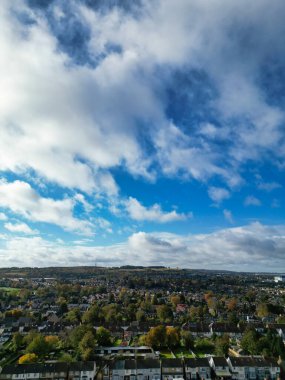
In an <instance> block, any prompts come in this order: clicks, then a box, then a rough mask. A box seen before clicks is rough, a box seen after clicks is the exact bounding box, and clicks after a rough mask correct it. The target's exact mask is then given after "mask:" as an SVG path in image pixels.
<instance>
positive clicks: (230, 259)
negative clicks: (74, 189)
mask: <svg viewBox="0 0 285 380" xmlns="http://www.w3.org/2000/svg"><path fill="white" fill-rule="evenodd" d="M284 249H285V227H284V226H266V225H262V224H260V223H253V224H251V225H247V226H243V227H236V228H229V229H223V230H218V231H216V232H214V233H210V234H197V235H184V236H182V235H176V234H170V233H152V234H149V233H145V232H137V233H134V234H133V235H131V236H130V237H129V239H128V240H127V241H126V242H124V243H121V244H117V245H111V246H109V247H103V246H99V247H98V246H90V245H88V244H85V245H84V244H83V242H75V243H74V244H73V245H72V246H70V245H68V244H65V243H63V242H60V241H54V242H51V241H47V240H45V239H43V238H41V237H39V236H38V237H37V236H36V237H17V238H13V239H11V240H9V239H7V238H6V240H3V241H2V244H1V248H0V257H1V261H2V262H3V266H9V265H12V264H13V265H19V266H21V265H32V266H45V265H81V264H82V263H84V264H89V265H94V262H96V263H98V264H99V265H107V266H116V265H124V264H125V263H126V257H128V264H131V265H165V263H167V266H172V267H177V266H179V267H188V268H212V269H229V270H244V271H251V270H252V268H254V270H256V271H257V270H264V268H266V270H267V271H278V270H279V269H280V268H281V267H284V265H285V262H284V260H285V258H284ZM23 251H24V252H30V254H29V256H28V257H26V258H25V259H23V256H22V252H23ZM7 253H8V254H7Z"/></svg>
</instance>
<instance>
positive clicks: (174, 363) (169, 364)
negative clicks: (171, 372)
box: [161, 359, 183, 368]
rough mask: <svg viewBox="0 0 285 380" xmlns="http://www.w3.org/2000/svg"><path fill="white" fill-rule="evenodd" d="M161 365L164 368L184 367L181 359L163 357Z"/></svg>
mask: <svg viewBox="0 0 285 380" xmlns="http://www.w3.org/2000/svg"><path fill="white" fill-rule="evenodd" d="M161 366H162V368H163V367H164V368H179V367H181V368H182V367H183V363H182V360H181V359H162V360H161Z"/></svg>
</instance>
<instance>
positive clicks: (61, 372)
mask: <svg viewBox="0 0 285 380" xmlns="http://www.w3.org/2000/svg"><path fill="white" fill-rule="evenodd" d="M95 374H96V363H95V362H75V363H70V364H68V363H43V364H40V363H37V364H15V365H8V366H6V367H4V368H3V369H2V372H1V373H0V380H7V379H15V380H28V379H29V380H31V379H34V380H36V379H41V380H71V379H73V380H93V379H94V377H95Z"/></svg>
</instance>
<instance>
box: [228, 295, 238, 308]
mask: <svg viewBox="0 0 285 380" xmlns="http://www.w3.org/2000/svg"><path fill="white" fill-rule="evenodd" d="M236 307H237V299H236V298H231V299H230V300H229V302H228V305H227V308H228V310H229V311H233V310H235V309H236Z"/></svg>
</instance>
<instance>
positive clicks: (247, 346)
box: [240, 328, 260, 355]
mask: <svg viewBox="0 0 285 380" xmlns="http://www.w3.org/2000/svg"><path fill="white" fill-rule="evenodd" d="M259 338H260V335H259V333H258V332H257V331H256V330H255V329H254V328H250V329H248V330H246V331H245V333H244V335H243V337H242V339H241V342H240V344H241V347H242V349H243V350H245V351H246V352H247V353H249V354H251V355H257V354H258V353H259V347H258V340H259Z"/></svg>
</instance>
